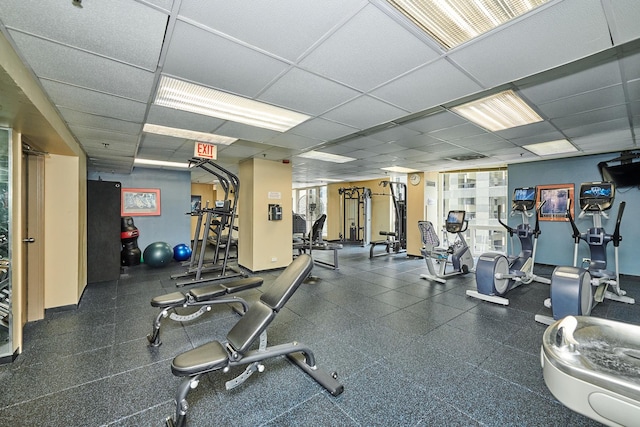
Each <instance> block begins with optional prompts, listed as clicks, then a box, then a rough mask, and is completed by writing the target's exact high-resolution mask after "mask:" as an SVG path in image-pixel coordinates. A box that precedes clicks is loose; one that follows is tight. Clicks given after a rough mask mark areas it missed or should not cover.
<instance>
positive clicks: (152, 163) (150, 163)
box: [133, 159, 189, 169]
mask: <svg viewBox="0 0 640 427" xmlns="http://www.w3.org/2000/svg"><path fill="white" fill-rule="evenodd" d="M133 163H134V164H136V165H141V166H166V167H170V168H184V169H186V168H188V167H189V164H188V163H179V162H166V161H164V160H150V159H134V160H133Z"/></svg>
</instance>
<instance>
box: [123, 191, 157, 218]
mask: <svg viewBox="0 0 640 427" xmlns="http://www.w3.org/2000/svg"><path fill="white" fill-rule="evenodd" d="M120 211H121V215H122V216H151V215H160V189H159V188H123V189H122V202H121V204H120Z"/></svg>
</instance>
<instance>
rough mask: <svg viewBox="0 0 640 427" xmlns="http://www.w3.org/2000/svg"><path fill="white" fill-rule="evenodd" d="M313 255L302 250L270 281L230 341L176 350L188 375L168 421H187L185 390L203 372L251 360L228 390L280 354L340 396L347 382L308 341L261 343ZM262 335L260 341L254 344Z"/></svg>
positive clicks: (176, 426)
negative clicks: (321, 362)
mask: <svg viewBox="0 0 640 427" xmlns="http://www.w3.org/2000/svg"><path fill="white" fill-rule="evenodd" d="M312 268H313V259H312V258H311V256H310V255H308V254H302V255H300V256H298V257H297V258H296V259H295V260H294V261H293V262H292V263H291V264H290V265H289V266H288V267H287V268H286V269H285V270H284V271H283V272H282V273H281V274H280V275H279V276H278V277H277V278H276V280H275V281H274V282H273V283H272V284H271V285H270V286H269V288H268V290H267V291H266V292H265V293H263V294H262V296H261V297H260V300H259V301H256V302H255V303H254V304H253V305H252V306H251V307H250V308H249V310H248V311H247V312H246V313H245V315H244V316H243V317H241V318H240V320H239V321H238V323H236V324H235V325H234V326H233V327H232V328H231V330H230V331H229V333H228V334H227V341H226V342H224V343H221V342H219V341H212V342H210V343H207V344H204V345H201V346H199V347H196V348H194V349H192V350H189V351H187V352H185V353H182V354H180V355H178V356H177V357H176V358H174V359H173V362H172V363H171V372H173V374H174V375H176V376H178V377H184V380H183V381H182V383H180V385H179V386H178V391H177V393H176V399H175V400H176V413H175V416H174V417H173V418H172V417H169V418H167V419H166V426H167V427H183V426H184V425H185V422H186V416H187V409H188V404H187V400H186V398H187V394H188V393H189V391H191V390H192V389H194V388H196V387H197V386H198V383H199V381H200V378H201V377H202V376H203V375H204V374H207V373H209V372H214V371H222V372H227V371H228V370H229V368H232V367H235V366H241V365H248V366H247V368H246V369H245V370H244V372H243V373H242V374H240V375H239V376H238V377H236V378H234V379H232V380H230V381H227V383H226V388H227V390H229V389H231V388H233V387H236V386H238V385H240V384H242V383H243V382H244V381H245V380H246V379H247V378H248V377H249V376H251V374H253V373H254V372H255V371H259V372H262V371H264V365H262V363H261V362H262V361H264V360H266V359H270V358H272V357H277V356H285V355H286V356H287V357H288V358H289V359H290V360H291V361H292V362H294V363H295V364H296V365H298V367H300V368H301V369H302V370H303V371H304V372H306V373H307V374H308V375H309V376H311V377H312V378H313V379H314V380H315V381H317V382H318V383H319V384H320V385H322V386H323V387H324V388H325V389H326V390H327V391H328V392H329V393H330V394H331V395H333V396H337V395H339V394H340V393H342V392H343V390H344V387H343V385H342V384H340V383H339V382H338V381H337V374H336V373H335V372H334V373H332V374H329V373H327V372H325V371H323V370H321V369H320V368H318V367H317V366H316V361H315V356H314V355H313V352H312V351H311V350H310V349H309V348H308V347H307V346H305V345H304V344H301V343H299V342H295V341H294V342H291V343H288V344H280V345H275V346H272V347H266V346H265V347H262V341H263V340H262V337H263V336H264V334H266V330H267V327H268V326H269V325H270V324H271V322H272V321H273V319H275V317H276V315H277V314H278V313H279V312H280V310H281V309H282V307H284V305H285V303H286V302H287V301H288V300H289V298H291V296H292V295H293V293H294V292H295V291H296V289H298V287H299V286H300V284H301V283H302V282H303V281H304V280H305V279H306V278H307V277H308V276H309V273H311V269H312ZM258 337H260V338H261V339H260V341H261V347H262V348H259V349H254V350H250V348H251V347H252V345H253V344H254V342H255V341H256V339H257V338H258Z"/></svg>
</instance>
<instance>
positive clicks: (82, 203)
mask: <svg viewBox="0 0 640 427" xmlns="http://www.w3.org/2000/svg"><path fill="white" fill-rule="evenodd" d="M75 159H76V160H77V162H78V174H77V176H76V179H77V182H78V228H77V233H78V279H77V280H78V282H77V283H78V293H77V298H78V299H79V298H80V297H81V296H82V292H84V288H85V287H86V286H87V179H86V176H87V158H86V156H80V157H76V158H75ZM76 303H77V302H76Z"/></svg>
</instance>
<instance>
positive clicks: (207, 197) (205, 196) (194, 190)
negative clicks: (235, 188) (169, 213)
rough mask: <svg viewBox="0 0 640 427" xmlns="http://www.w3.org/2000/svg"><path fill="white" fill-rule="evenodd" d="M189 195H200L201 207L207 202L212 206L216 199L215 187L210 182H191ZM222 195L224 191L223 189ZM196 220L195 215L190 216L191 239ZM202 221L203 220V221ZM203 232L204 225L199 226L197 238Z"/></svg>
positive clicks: (194, 231)
mask: <svg viewBox="0 0 640 427" xmlns="http://www.w3.org/2000/svg"><path fill="white" fill-rule="evenodd" d="M191 195H192V196H200V197H202V207H203V208H204V207H206V206H207V202H209V206H210V207H212V206H213V205H214V202H215V201H216V187H215V185H212V184H193V183H192V184H191ZM223 196H224V191H223ZM197 222H198V217H197V216H192V217H191V239H193V236H194V235H195V233H196V223H197ZM203 223H204V221H203ZM203 234H204V227H202V226H201V227H200V236H198V239H199V240H201V239H202V235H203Z"/></svg>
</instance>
